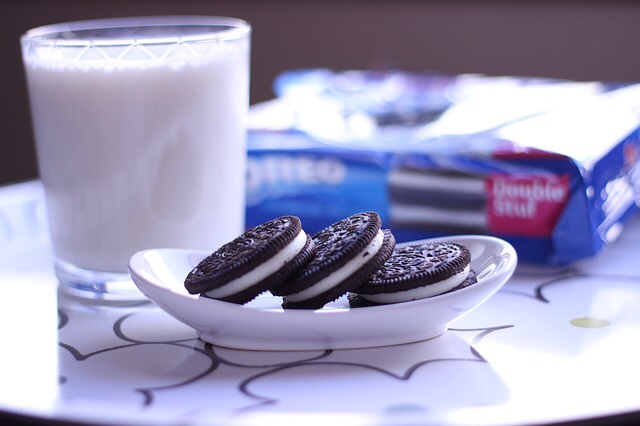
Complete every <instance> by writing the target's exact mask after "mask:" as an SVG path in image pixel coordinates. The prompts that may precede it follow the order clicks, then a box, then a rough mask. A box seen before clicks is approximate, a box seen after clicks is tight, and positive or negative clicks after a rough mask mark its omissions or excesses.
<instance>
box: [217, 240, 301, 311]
mask: <svg viewBox="0 0 640 426" xmlns="http://www.w3.org/2000/svg"><path fill="white" fill-rule="evenodd" d="M306 243H307V234H306V233H305V232H304V231H300V233H299V234H298V235H297V236H296V237H295V238H294V239H293V241H292V242H290V243H289V244H287V246H286V247H284V248H283V249H282V250H280V251H279V252H278V253H277V254H276V255H275V256H273V257H272V258H271V259H269V260H267V261H266V262H264V263H262V264H260V265H258V266H257V267H255V268H253V269H252V270H250V271H249V272H247V273H246V274H244V275H242V276H240V277H238V278H236V279H235V280H232V281H229V282H228V283H227V284H225V285H223V286H221V287H219V288H216V289H213V290H210V291H208V292H206V293H205V294H206V295H207V296H208V297H211V298H213V299H219V298H222V297H227V296H230V295H232V294H235V293H239V292H241V291H243V290H246V289H247V288H249V287H251V286H252V285H254V284H256V283H258V282H260V281H262V280H263V279H265V278H266V277H268V276H269V275H272V274H274V273H275V272H277V271H278V270H279V269H280V268H282V267H283V266H284V265H285V264H286V263H287V262H289V261H290V260H291V259H293V258H294V257H295V256H296V255H297V254H298V253H300V251H302V249H303V248H304V246H305V244H306Z"/></svg>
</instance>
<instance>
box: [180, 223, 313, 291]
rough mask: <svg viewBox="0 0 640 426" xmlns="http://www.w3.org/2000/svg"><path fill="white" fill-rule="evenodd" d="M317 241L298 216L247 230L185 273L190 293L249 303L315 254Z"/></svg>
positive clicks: (288, 275) (293, 272) (291, 273)
mask: <svg viewBox="0 0 640 426" xmlns="http://www.w3.org/2000/svg"><path fill="white" fill-rule="evenodd" d="M314 252H315V243H314V242H313V240H312V239H311V237H310V236H309V235H307V234H306V233H305V232H304V231H303V229H302V225H301V223H300V219H299V218H298V217H296V216H282V217H279V218H277V219H273V220H270V221H268V222H265V223H263V224H262V225H258V226H256V227H255V228H252V229H250V230H248V231H246V232H245V233H244V234H242V235H240V236H239V237H238V238H236V239H235V240H233V241H231V242H229V243H227V244H225V245H223V246H222V247H220V248H219V249H218V250H216V251H215V252H214V253H212V254H211V255H209V256H207V257H206V258H205V259H203V260H202V261H201V262H200V263H199V264H198V265H197V266H196V267H195V268H194V269H193V270H192V271H191V272H190V273H189V274H188V275H187V277H186V279H185V281H184V285H185V288H186V289H187V291H188V292H189V293H191V294H198V293H200V294H201V295H202V296H204V297H209V298H212V299H218V300H223V301H225V302H233V303H239V304H242V303H246V302H249V301H250V300H252V299H253V298H255V297H256V296H257V295H259V294H260V293H263V292H265V291H267V290H269V289H270V288H272V287H274V286H277V285H279V284H281V283H282V282H284V281H285V280H287V279H288V278H289V277H290V276H291V275H293V274H295V273H296V272H297V271H298V270H299V269H300V268H302V267H303V266H304V265H305V264H306V263H307V262H308V261H309V260H310V259H311V258H312V256H313V254H314Z"/></svg>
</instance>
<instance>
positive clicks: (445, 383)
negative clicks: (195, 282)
mask: <svg viewBox="0 0 640 426" xmlns="http://www.w3.org/2000/svg"><path fill="white" fill-rule="evenodd" d="M16 189H19V190H18V191H14V190H16ZM39 194H40V193H39V192H38V184H33V185H32V184H27V185H26V186H20V187H19V188H16V187H14V186H12V187H8V188H0V224H1V225H0V226H1V229H2V239H0V253H1V255H0V282H1V283H2V285H0V304H1V306H2V309H1V310H0V315H1V316H2V322H1V324H2V325H1V326H0V327H2V331H3V336H4V338H5V340H4V342H5V344H4V345H3V362H2V363H0V370H1V371H0V372H1V373H2V377H3V386H2V389H0V410H2V411H4V412H9V413H12V414H14V415H25V416H29V417H31V418H34V417H35V418H36V419H44V420H57V421H63V422H64V421H66V422H69V421H79V422H84V423H102V424H105V423H111V424H228V425H232V426H240V425H250V424H258V423H263V424H264V423H267V422H271V421H273V422H276V421H280V422H286V421H288V422H289V424H291V423H293V422H300V421H303V422H304V421H311V420H314V421H316V422H317V421H331V422H333V423H334V424H351V425H353V424H398V423H403V424H443V425H446V424H456V425H474V424H495V425H524V424H541V423H558V422H563V421H570V422H571V421H574V422H575V421H581V420H586V419H592V418H602V417H603V416H618V415H625V416H626V415H629V414H630V413H633V412H637V411H638V410H640V405H639V404H638V401H637V393H636V392H635V386H636V384H637V383H638V382H640V371H639V370H638V369H637V368H635V367H636V365H637V359H639V358H640V348H638V347H637V344H636V342H637V338H638V331H637V330H639V329H640V312H639V311H638V309H637V306H638V304H639V303H640V271H638V268H637V266H636V263H635V262H634V260H635V259H636V258H637V256H638V247H640V217H639V216H637V215H636V216H634V217H633V218H632V219H630V221H629V225H628V227H627V228H625V230H624V232H622V234H621V236H620V238H619V239H618V240H617V241H616V242H615V243H614V244H612V245H611V246H609V247H607V248H606V249H605V250H603V252H602V253H600V255H599V256H597V257H595V258H592V259H587V260H584V261H581V262H577V263H575V264H572V265H571V266H568V267H562V268H550V267H543V266H531V265H520V266H519V268H518V270H517V271H516V272H515V274H514V275H513V276H512V278H511V279H510V280H509V282H508V283H507V284H506V285H505V286H504V287H502V288H501V289H500V290H499V291H498V292H497V293H496V294H494V295H493V296H492V297H491V298H490V299H488V300H487V301H486V302H485V303H483V304H482V305H481V306H479V307H478V308H477V309H475V310H473V311H471V312H469V314H467V315H465V316H464V317H461V318H459V319H457V320H456V321H454V322H452V323H451V324H449V326H448V328H447V331H446V332H445V333H443V334H442V335H440V336H439V337H437V338H434V339H430V340H426V341H420V342H416V343H408V344H402V345H394V346H385V347H376V348H362V349H351V350H332V349H327V350H311V351H244V350H236V349H229V348H224V347H220V346H217V345H214V344H211V343H208V342H205V341H203V340H201V339H198V337H197V332H196V331H195V330H194V329H193V328H191V327H188V326H187V325H185V324H183V323H181V322H180V321H178V320H176V319H175V318H173V317H172V316H170V315H168V314H167V313H166V312H164V311H163V310H162V309H160V308H158V307H157V306H155V305H154V304H152V303H143V304H138V305H129V306H91V305H87V304H80V303H78V302H77V301H76V300H74V299H72V298H70V297H69V296H68V295H67V294H65V293H59V294H58V295H57V298H56V282H55V276H54V275H53V272H52V271H51V270H50V268H51V267H50V264H51V262H50V261H51V252H50V246H49V244H48V241H47V239H46V233H45V232H44V229H45V228H44V226H45V224H44V222H43V220H44V216H43V215H42V214H41V209H42V207H43V205H42V201H41V199H40V195H39ZM26 195H28V196H26ZM221 303H222V302H221ZM56 314H57V319H58V320H57V321H55V318H56ZM278 315H284V313H282V312H281V313H280V314H278ZM322 315H324V314H322ZM50 319H53V321H49V320H50ZM612 361H613V362H612ZM301 388H304V389H305V391H304V392H300V389H301ZM380 389H385V392H380V391H379V390H380ZM354 394H357V395H358V397H357V398H354ZM567 395H571V398H567ZM27 396H28V397H27Z"/></svg>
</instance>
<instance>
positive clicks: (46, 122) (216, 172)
mask: <svg viewBox="0 0 640 426" xmlns="http://www.w3.org/2000/svg"><path fill="white" fill-rule="evenodd" d="M238 43H246V46H242V47H240V48H237V49H233V50H228V49H226V50H225V52H224V54H220V55H216V54H213V55H209V56H207V58H206V59H204V58H197V59H187V60H174V61H171V62H170V63H152V64H149V63H145V62H140V61H131V62H130V63H127V62H126V61H125V62H123V63H119V64H118V65H117V66H113V65H104V64H102V65H100V63H97V62H96V63H88V64H87V63H83V62H82V61H80V62H70V61H59V62H51V61H46V62H45V61H39V60H33V59H30V60H27V61H26V62H25V68H26V75H27V79H28V85H29V94H30V100H31V108H32V116H33V125H34V131H35V138H36V143H37V148H38V162H39V168H40V175H41V177H42V180H43V183H44V186H45V190H46V197H47V198H46V200H47V206H48V210H49V223H50V227H51V234H52V243H53V248H54V251H55V254H56V256H57V257H58V258H59V259H61V260H63V261H66V262H69V263H71V264H73V265H75V266H77V267H80V268H84V269H90V270H96V271H110V272H125V271H126V270H127V262H128V260H129V257H130V256H131V255H132V254H133V253H135V252H136V251H139V250H142V249H146V248H158V247H178V248H181V247H183V248H193V249H202V250H207V251H213V250H215V249H216V248H217V247H219V246H220V245H222V244H224V243H226V242H227V241H230V240H232V239H233V238H235V237H236V236H237V235H239V234H240V233H241V232H242V231H243V227H244V197H245V191H244V186H245V163H246V145H245V129H246V120H247V114H248V86H249V65H248V63H249V47H248V41H247V40H241V41H239V42H238ZM216 48H219V49H221V48H220V47H216Z"/></svg>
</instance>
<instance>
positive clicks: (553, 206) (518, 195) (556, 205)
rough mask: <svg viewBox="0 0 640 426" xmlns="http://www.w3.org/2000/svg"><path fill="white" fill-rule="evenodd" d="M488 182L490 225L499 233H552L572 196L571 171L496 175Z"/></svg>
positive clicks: (528, 235) (547, 234)
mask: <svg viewBox="0 0 640 426" xmlns="http://www.w3.org/2000/svg"><path fill="white" fill-rule="evenodd" d="M485 184H486V186H487V194H488V195H489V202H488V205H487V220H488V225H489V229H490V230H491V231H492V232H495V233H498V234H505V235H521V236H527V237H545V236H549V235H551V232H552V231H553V228H554V227H555V224H556V222H557V221H558V217H559V216H560V214H561V213H562V209H563V208H564V205H565V204H566V202H567V199H568V197H569V177H568V176H567V175H564V176H555V175H554V176H534V177H532V176H527V177H523V176H509V175H492V176H490V177H489V178H488V179H487V181H486V182H485Z"/></svg>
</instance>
